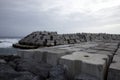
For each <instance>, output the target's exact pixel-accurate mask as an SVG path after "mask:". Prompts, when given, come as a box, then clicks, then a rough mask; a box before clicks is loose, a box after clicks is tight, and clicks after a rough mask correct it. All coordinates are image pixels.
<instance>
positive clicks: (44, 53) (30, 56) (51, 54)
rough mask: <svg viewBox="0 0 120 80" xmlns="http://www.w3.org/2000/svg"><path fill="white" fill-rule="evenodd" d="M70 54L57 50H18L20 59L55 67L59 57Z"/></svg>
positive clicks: (66, 51)
mask: <svg viewBox="0 0 120 80" xmlns="http://www.w3.org/2000/svg"><path fill="white" fill-rule="evenodd" d="M66 54H70V51H68V50H64V49H57V48H40V49H34V50H20V51H18V54H17V55H19V56H20V57H22V58H25V59H27V60H30V61H32V60H35V61H36V62H45V63H48V64H51V65H53V66H54V65H57V64H58V63H59V59H60V57H61V56H63V55H66Z"/></svg>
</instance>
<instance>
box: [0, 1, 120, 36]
mask: <svg viewBox="0 0 120 80" xmlns="http://www.w3.org/2000/svg"><path fill="white" fill-rule="evenodd" d="M43 30H46V31H57V32H58V33H73V32H92V33H100V32H102V33H115V34H120V0H0V36H25V35H27V34H29V33H31V32H33V31H43Z"/></svg>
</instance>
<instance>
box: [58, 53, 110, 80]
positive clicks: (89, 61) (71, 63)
mask: <svg viewBox="0 0 120 80" xmlns="http://www.w3.org/2000/svg"><path fill="white" fill-rule="evenodd" d="M108 60H109V58H108V56H106V55H101V54H89V53H85V52H74V53H72V54H71V55H65V56H62V57H61V60H60V64H62V65H65V66H66V67H67V68H68V74H69V73H70V74H69V75H71V76H75V75H78V74H87V75H89V76H94V77H95V78H96V79H97V80H104V77H105V76H104V75H105V71H106V65H107V62H108ZM71 73H72V74H71ZM86 77H87V76H86Z"/></svg>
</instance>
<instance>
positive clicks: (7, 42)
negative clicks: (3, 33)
mask: <svg viewBox="0 0 120 80" xmlns="http://www.w3.org/2000/svg"><path fill="white" fill-rule="evenodd" d="M19 40H20V38H14V39H12V38H6V39H0V48H10V47H12V44H14V43H17V42H18V41H19Z"/></svg>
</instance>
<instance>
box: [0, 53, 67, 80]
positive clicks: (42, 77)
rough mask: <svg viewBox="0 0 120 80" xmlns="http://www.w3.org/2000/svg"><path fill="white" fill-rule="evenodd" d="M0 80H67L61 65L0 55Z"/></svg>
mask: <svg viewBox="0 0 120 80" xmlns="http://www.w3.org/2000/svg"><path fill="white" fill-rule="evenodd" d="M0 80H67V77H66V76H65V69H64V67H63V66H61V65H57V66H51V65H49V64H46V63H44V62H39V63H37V62H35V61H34V60H32V62H30V61H28V60H26V59H21V58H20V57H18V56H13V55H9V56H4V55H0Z"/></svg>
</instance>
